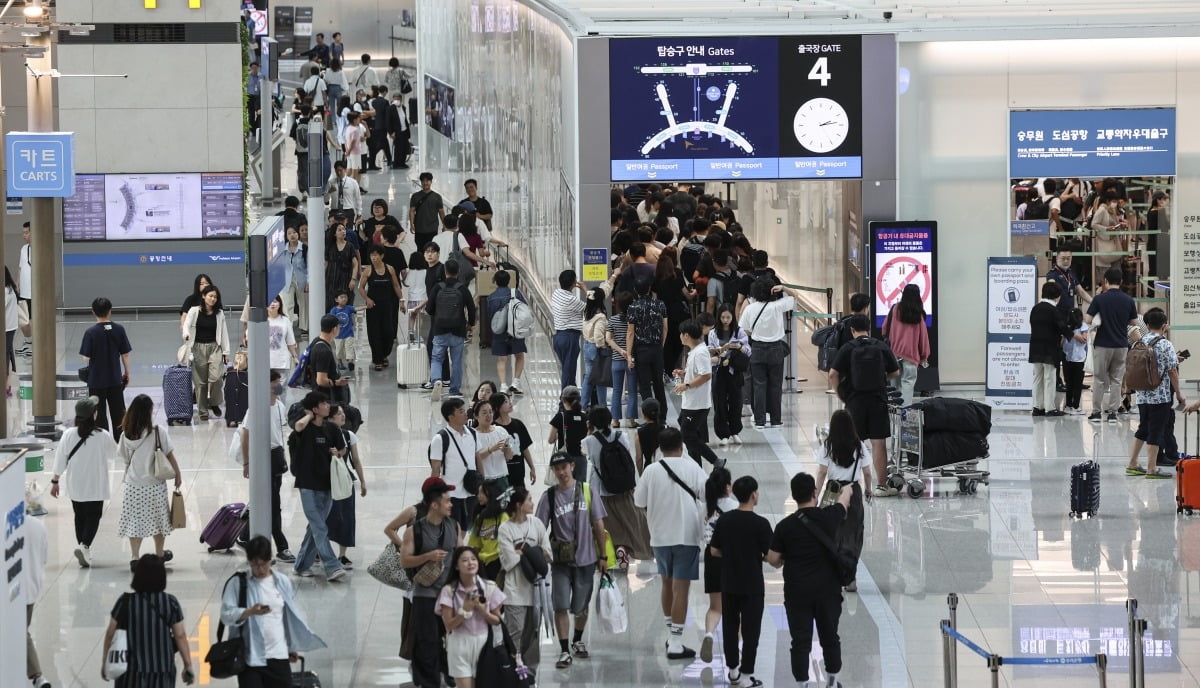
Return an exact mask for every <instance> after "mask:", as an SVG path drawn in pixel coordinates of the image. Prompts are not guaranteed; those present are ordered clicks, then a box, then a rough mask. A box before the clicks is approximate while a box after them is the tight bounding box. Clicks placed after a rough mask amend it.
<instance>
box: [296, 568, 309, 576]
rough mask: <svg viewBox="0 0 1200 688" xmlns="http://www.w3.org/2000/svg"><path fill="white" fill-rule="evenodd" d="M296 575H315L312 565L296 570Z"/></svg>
mask: <svg viewBox="0 0 1200 688" xmlns="http://www.w3.org/2000/svg"><path fill="white" fill-rule="evenodd" d="M296 575H297V576H300V577H301V578H312V577H313V570H312V567H311V566H310V567H308V568H306V569H304V570H303V571H296Z"/></svg>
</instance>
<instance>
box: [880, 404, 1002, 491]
mask: <svg viewBox="0 0 1200 688" xmlns="http://www.w3.org/2000/svg"><path fill="white" fill-rule="evenodd" d="M888 412H889V414H890V416H891V423H892V438H891V439H892V442H891V451H890V452H889V454H890V456H889V462H888V481H887V482H888V485H889V486H890V487H894V488H896V489H897V490H903V489H905V487H906V486H907V490H908V496H909V497H912V498H913V499H916V498H918V497H920V496H921V495H922V494H924V493H925V484H926V482H927V481H928V482H929V483H930V484H931V485H932V484H933V483H934V482H935V481H938V480H955V481H957V482H958V493H959V494H975V491H976V490H977V489H978V488H979V483H983V484H984V485H987V484H988V481H989V476H990V475H991V474H990V473H989V472H988V471H984V470H980V469H979V462H980V461H981V460H982V459H986V458H987V457H988V455H987V453H986V452H985V453H984V454H983V455H982V456H978V457H974V458H971V459H966V460H963V461H957V462H954V463H949V464H945V465H942V466H936V467H932V468H930V467H926V465H925V464H926V457H925V424H924V416H923V414H922V412H921V409H919V408H912V407H906V408H902V407H900V406H899V405H896V404H889V406H888Z"/></svg>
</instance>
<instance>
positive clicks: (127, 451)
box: [119, 425, 175, 485]
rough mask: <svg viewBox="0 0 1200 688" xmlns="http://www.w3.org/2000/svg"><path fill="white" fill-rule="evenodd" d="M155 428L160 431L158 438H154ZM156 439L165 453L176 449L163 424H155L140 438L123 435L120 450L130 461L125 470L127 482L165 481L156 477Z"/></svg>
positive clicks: (144, 483) (128, 483)
mask: <svg viewBox="0 0 1200 688" xmlns="http://www.w3.org/2000/svg"><path fill="white" fill-rule="evenodd" d="M155 430H157V431H158V439H157V440H155V438H154V431H155ZM156 441H157V442H158V445H159V446H160V447H162V450H163V453H165V454H170V453H171V452H172V451H174V449H175V446H174V445H173V444H171V436H170V434H168V433H167V429H166V428H164V427H162V426H161V425H155V426H154V427H152V428H150V429H149V430H147V431H146V435H145V436H144V437H142V438H140V439H132V438H130V437H129V436H128V435H122V436H121V445H120V448H119V451H120V454H121V457H122V458H123V459H126V460H128V461H129V469H128V470H126V471H125V484H127V485H159V484H161V483H162V482H163V481H162V480H159V479H158V478H155V477H154V446H155V442H156Z"/></svg>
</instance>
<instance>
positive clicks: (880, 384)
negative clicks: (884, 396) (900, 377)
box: [850, 338, 887, 392]
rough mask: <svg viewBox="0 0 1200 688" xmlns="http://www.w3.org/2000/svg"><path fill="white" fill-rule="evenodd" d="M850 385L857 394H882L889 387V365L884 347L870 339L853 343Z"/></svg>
mask: <svg viewBox="0 0 1200 688" xmlns="http://www.w3.org/2000/svg"><path fill="white" fill-rule="evenodd" d="M851 346H852V347H854V348H853V349H852V350H851V351H850V384H851V386H852V388H853V389H854V391H855V392H880V391H883V388H884V387H886V386H887V364H886V357H885V356H884V350H883V347H882V346H880V344H879V342H878V341H876V340H874V339H870V338H863V339H856V340H854V341H853V342H851Z"/></svg>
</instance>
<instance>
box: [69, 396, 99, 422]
mask: <svg viewBox="0 0 1200 688" xmlns="http://www.w3.org/2000/svg"><path fill="white" fill-rule="evenodd" d="M99 405H100V397H97V396H94V395H93V396H90V397H84V398H82V399H80V400H79V401H77V402H75V417H76V418H90V417H91V415H92V414H93V413H95V412H96V407H97V406H99Z"/></svg>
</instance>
